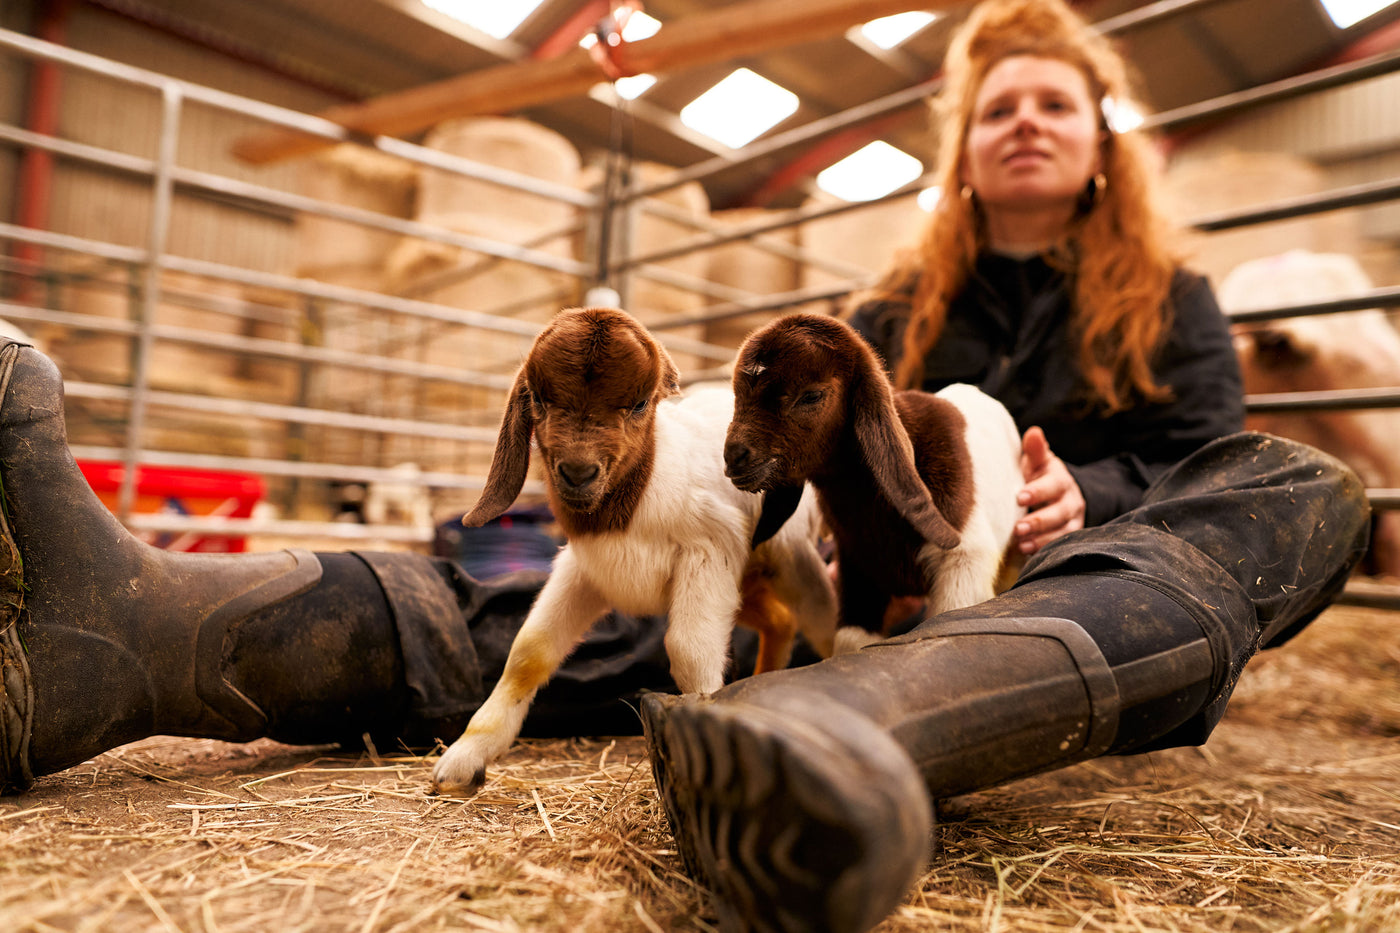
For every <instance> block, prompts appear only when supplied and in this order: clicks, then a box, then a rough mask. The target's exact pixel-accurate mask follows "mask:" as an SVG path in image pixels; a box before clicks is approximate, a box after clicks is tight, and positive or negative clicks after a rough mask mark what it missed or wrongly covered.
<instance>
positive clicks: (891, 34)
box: [860, 10, 938, 49]
mask: <svg viewBox="0 0 1400 933" xmlns="http://www.w3.org/2000/svg"><path fill="white" fill-rule="evenodd" d="M937 18H938V17H937V15H935V14H933V13H926V12H924V11H922V10H911V11H909V12H908V13H896V14H894V15H893V16H882V17H880V18H879V19H872V20H871V21H870V22H868V23H866V24H865V25H863V26H861V27H860V34H861V35H863V36H865V38H866V39H867V40H868V41H870V42H871V43H872V44H874V45H877V46H879V47H880V48H882V49H892V48H894V47H895V46H896V45H899V44H900V43H901V42H903V41H904V40H905V39H908V38H909V37H910V36H912V35H913V34H914V33H916V32H918V31H919V30H920V29H923V28H924V27H925V26H927V25H928V24H929V23H931V22H933V21H934V20H935V19H937Z"/></svg>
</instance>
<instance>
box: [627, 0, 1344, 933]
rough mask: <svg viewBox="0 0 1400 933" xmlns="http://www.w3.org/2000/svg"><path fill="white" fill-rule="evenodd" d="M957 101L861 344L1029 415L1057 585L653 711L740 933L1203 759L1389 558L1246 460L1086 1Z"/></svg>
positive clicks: (1000, 60) (1042, 536) (974, 60)
mask: <svg viewBox="0 0 1400 933" xmlns="http://www.w3.org/2000/svg"><path fill="white" fill-rule="evenodd" d="M944 74H945V84H944V88H943V91H942V94H941V95H940V99H939V101H938V110H939V116H940V118H941V121H942V123H941V148H940V161H939V168H938V173H939V177H940V181H941V183H942V197H941V199H940V200H939V201H938V204H937V206H936V207H935V209H934V211H933V214H932V216H931V217H930V219H929V221H928V224H927V227H926V229H925V231H924V234H923V236H922V239H921V240H920V242H919V243H918V245H917V247H916V248H915V249H913V250H911V251H910V252H909V253H907V254H906V255H904V256H902V257H900V259H899V261H898V262H896V263H895V265H894V268H893V269H892V270H891V272H890V274H889V275H888V276H887V277H886V279H885V281H884V282H883V283H882V284H881V286H880V287H879V288H877V289H875V290H874V292H872V293H870V294H867V295H864V296H861V299H860V300H859V302H858V303H857V306H856V307H855V308H854V310H853V312H852V313H851V315H850V320H851V322H852V324H853V325H854V326H855V327H856V329H857V330H858V331H860V332H861V333H862V334H863V335H864V336H865V338H866V339H867V340H868V341H869V342H870V343H871V344H872V345H873V346H874V347H875V348H876V349H877V350H879V351H880V352H881V353H882V354H883V355H884V358H885V361H886V364H887V366H888V367H889V368H890V369H891V371H892V373H893V375H894V378H895V381H896V383H897V384H898V385H899V386H900V387H902V388H924V389H931V390H936V389H939V388H941V387H943V386H945V385H948V384H949V383H953V382H967V383H972V384H974V385H977V386H979V387H980V388H982V389H983V390H984V391H986V392H987V393H989V394H991V395H993V396H995V397H997V398H999V399H1000V400H1001V401H1002V402H1003V403H1005V405H1006V406H1007V408H1008V409H1009V410H1010V411H1011V413H1012V415H1013V416H1014V417H1015V418H1016V420H1017V422H1018V424H1019V425H1020V427H1021V429H1022V430H1023V431H1024V438H1023V453H1022V471H1023V474H1024V479H1025V485H1024V486H1023V488H1021V489H1020V490H1018V491H1016V494H1017V495H1018V497H1019V500H1020V502H1021V503H1022V504H1023V505H1025V506H1026V507H1027V509H1028V512H1027V515H1026V517H1025V519H1024V520H1023V521H1022V522H1021V523H1020V524H1019V526H1018V528H1017V529H1016V535H1017V538H1018V543H1019V545H1020V550H1021V552H1022V553H1024V554H1026V555H1030V557H1029V560H1028V562H1027V563H1026V565H1025V567H1024V569H1023V570H1022V572H1021V574H1020V577H1019V578H1018V580H1017V581H1016V583H1015V585H1014V586H1013V587H1012V588H1011V589H1009V590H1008V591H1006V592H1004V593H1002V594H1001V595H999V596H997V597H995V598H994V599H991V600H989V601H987V602H985V603H982V604H981V605H978V606H973V607H970V608H968V609H961V610H957V611H954V612H948V613H943V614H941V615H938V616H935V617H933V618H931V619H928V620H927V621H919V619H920V618H921V617H916V618H915V621H917V622H918V624H917V625H915V626H914V627H913V628H912V630H910V631H908V632H907V633H906V634H903V635H899V636H897V637H894V638H889V639H886V640H884V641H881V642H876V643H875V644H873V645H870V646H869V647H866V648H864V649H863V650H860V651H858V652H856V653H854V654H846V655H842V656H839V657H836V658H832V659H830V660H828V661H823V662H820V663H817V664H814V665H811V666H808V667H803V668H797V669H793V670H786V671H776V672H773V673H769V674H762V675H758V676H756V677H750V678H747V679H745V680H742V681H739V682H736V683H734V684H732V685H730V686H728V687H726V688H724V689H723V690H721V691H719V692H718V693H716V694H715V695H714V696H713V697H708V698H693V697H679V698H677V697H662V696H648V697H645V698H644V699H643V702H642V715H643V718H644V720H645V722H646V727H647V734H648V737H649V740H650V744H651V755H652V768H653V770H654V772H655V774H656V782H657V787H658V790H659V791H660V793H661V795H662V799H663V802H664V803H665V806H666V812H667V816H668V818H669V819H670V821H671V826H672V830H673V831H674V833H675V835H676V837H677V841H678V843H679V845H678V848H679V850H680V852H681V854H682V856H683V857H684V859H685V861H686V864H687V866H688V867H689V869H690V870H691V871H692V873H694V874H695V875H696V876H697V877H699V878H700V879H701V880H702V881H703V882H704V883H705V884H706V886H707V887H708V888H709V889H710V890H712V891H713V892H714V893H715V895H716V903H717V908H718V910H719V913H720V920H721V927H722V928H724V929H726V930H739V929H775V930H777V929H783V930H797V929H802V930H847V931H855V930H864V929H868V928H869V927H871V926H873V925H875V924H876V923H878V922H879V921H880V920H881V919H882V918H883V917H884V916H885V915H886V914H887V913H888V912H889V911H891V910H892V909H894V907H895V906H896V905H897V904H898V903H899V901H900V900H901V898H903V897H904V896H905V894H906V892H907V891H908V888H909V886H910V885H911V884H912V883H913V882H914V881H916V880H917V878H918V877H919V875H920V873H921V871H922V868H923V865H924V862H925V860H926V858H927V855H928V852H929V841H930V840H929V834H930V832H931V819H932V818H931V801H932V800H934V799H937V798H939V797H944V796H951V795H954V794H960V793H964V792H967V791H970V790H974V789H978V788H983V787H988V786H990V785H993V784H997V783H1001V782H1004V781H1007V780H1011V779H1013V778H1017V777H1021V776H1024V775H1029V774H1034V773H1036V772H1040V771H1045V770H1049V769H1051V768H1057V767H1061V766H1064V765H1068V764H1072V763H1074V762H1077V761H1083V760H1085V759H1088V758H1092V757H1095V756H1098V755H1103V754H1127V753H1134V752H1141V751H1148V750H1151V749H1154V748H1163V747H1168V746H1172V745H1187V744H1200V743H1202V742H1204V741H1205V740H1206V737H1207V736H1208V735H1209V734H1210V732H1211V730H1212V728H1213V727H1214V726H1215V724H1216V722H1217V721H1218V720H1219V718H1220V716H1221V715H1222V714H1223V713H1224V710H1225V705H1226V703H1227V702H1228V700H1229V697H1230V693H1231V690H1232V688H1233V686H1234V684H1235V681H1236V679H1237V678H1238V676H1239V674H1240V671H1241V670H1242V669H1243V667H1244V665H1245V663H1246V662H1247V661H1248V659H1249V658H1250V657H1251V656H1252V654H1253V653H1254V651H1255V650H1256V649H1257V648H1260V647H1272V646H1274V645H1277V644H1280V643H1282V642H1283V641H1285V640H1286V639H1287V638H1288V637H1289V636H1291V635H1292V634H1294V633H1295V632H1296V631H1298V630H1299V629H1300V628H1301V627H1302V626H1304V625H1306V624H1307V623H1308V621H1310V620H1311V619H1312V618H1313V617H1315V616H1316V615H1317V613H1319V612H1320V611H1321V610H1322V609H1323V608H1324V607H1325V606H1326V605H1327V604H1328V603H1329V602H1330V601H1331V599H1332V598H1333V597H1334V596H1335V595H1336V594H1337V593H1338V592H1339V591H1340V590H1341V588H1342V586H1343V584H1344V582H1345V580H1346V577H1347V575H1348V574H1349V572H1350V570H1351V569H1352V567H1354V566H1355V564H1356V561H1357V560H1358V559H1359V557H1360V555H1361V553H1362V551H1363V550H1364V547H1365V543H1366V538H1367V527H1368V522H1367V515H1368V507H1367V502H1366V498H1365V495H1364V490H1363V489H1362V487H1361V484H1360V482H1359V481H1358V480H1357V478H1356V476H1355V475H1354V474H1353V473H1351V471H1349V470H1348V469H1347V468H1346V467H1345V466H1343V465H1342V464H1341V463H1339V462H1337V461H1336V460H1334V459H1332V458H1330V457H1328V456H1326V455H1325V454H1322V453H1320V452H1318V451H1316V450H1312V449H1310V448H1307V447H1305V446H1303V445H1300V444H1296V443H1293V442H1289V441H1284V440H1282V439H1279V438H1274V437H1269V436H1266V435H1260V434H1252V433H1245V432H1241V430H1240V428H1241V425H1242V422H1243V399H1242V395H1241V388H1240V376H1239V369H1238V365H1237V363H1236V360H1235V356H1234V353H1233V350H1232V347H1231V343H1230V338H1229V332H1228V328H1227V326H1226V321H1225V319H1224V317H1223V316H1222V315H1221V313H1220V310H1219V308H1218V307H1217V306H1216V303H1215V299H1214V297H1213V296H1212V294H1211V291H1210V288H1209V286H1208V285H1207V284H1206V282H1205V281H1204V280H1203V279H1201V278H1200V277H1198V276H1195V275H1192V274H1191V273H1189V272H1187V271H1185V270H1184V269H1183V268H1181V266H1180V265H1179V263H1178V262H1177V259H1176V257H1175V256H1174V254H1173V252H1172V250H1171V247H1170V240H1169V231H1168V230H1167V228H1166V225H1165V224H1164V223H1163V222H1162V220H1161V216H1160V215H1159V214H1158V212H1157V211H1156V209H1155V208H1154V207H1153V205H1152V181H1151V179H1152V168H1153V165H1152V154H1151V150H1150V147H1149V145H1148V143H1147V141H1146V140H1145V139H1144V138H1142V137H1141V136H1140V135H1139V134H1137V133H1134V132H1131V131H1128V132H1124V131H1122V129H1121V127H1115V125H1114V120H1113V119H1112V117H1113V116H1114V115H1115V113H1116V112H1118V111H1120V110H1121V109H1122V107H1123V106H1124V103H1125V102H1126V101H1127V100H1128V97H1127V78H1126V67H1125V65H1124V63H1123V61H1122V59H1121V58H1119V57H1118V56H1117V55H1116V54H1115V53H1114V51H1113V49H1112V48H1111V47H1110V46H1109V44H1108V43H1107V41H1106V40H1105V39H1103V38H1102V37H1101V36H1099V35H1097V34H1096V33H1094V32H1093V31H1092V30H1091V29H1090V28H1089V27H1088V26H1087V25H1086V24H1085V23H1084V22H1083V20H1081V19H1080V18H1079V17H1077V16H1076V15H1075V14H1074V13H1073V12H1072V11H1071V10H1070V9H1069V8H1068V7H1067V6H1066V5H1065V3H1064V2H1062V0H988V2H985V3H983V4H981V5H979V6H978V7H977V8H976V9H975V10H974V11H973V13H972V14H971V16H970V18H969V19H968V20H967V22H966V23H965V24H964V25H963V27H962V29H961V31H960V32H959V34H958V36H957V37H956V38H955V40H954V42H953V43H952V46H951V48H950V51H949V53H948V57H947V60H946V62H945V72H944ZM838 556H839V555H838Z"/></svg>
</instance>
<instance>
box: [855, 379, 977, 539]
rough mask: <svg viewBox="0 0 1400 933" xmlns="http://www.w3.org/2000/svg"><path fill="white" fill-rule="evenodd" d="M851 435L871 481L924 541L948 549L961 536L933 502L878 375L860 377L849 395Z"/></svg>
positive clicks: (887, 387) (891, 398) (890, 396)
mask: <svg viewBox="0 0 1400 933" xmlns="http://www.w3.org/2000/svg"><path fill="white" fill-rule="evenodd" d="M852 399H853V401H854V402H855V405H854V408H855V413H854V414H855V429H856V439H857V440H858V441H859V442H860V447H861V452H862V453H863V454H864V455H865V462H866V464H867V465H868V466H869V467H870V471H871V472H872V473H874V474H875V482H876V485H878V486H879V487H880V492H882V493H883V494H884V496H885V498H886V499H888V500H889V501H890V504H891V505H893V506H894V507H895V509H896V511H898V512H899V514H900V515H902V516H903V517H904V519H905V521H907V522H909V524H911V525H913V526H914V528H915V529H917V530H918V532H919V533H920V534H921V535H923V536H924V540H926V541H928V542H930V543H932V544H936V545H937V546H938V547H941V548H943V549H944V550H948V549H949V548H953V547H956V546H957V544H958V542H959V541H960V540H961V536H960V535H959V534H958V532H957V530H956V529H954V528H953V526H952V525H950V524H948V520H947V519H945V518H944V517H943V513H942V512H940V511H939V510H938V506H937V505H935V504H934V502H933V498H932V497H931V496H930V495H929V492H928V487H927V486H925V485H924V481H923V480H922V479H921V478H920V477H919V471H918V468H917V467H916V466H915V465H914V445H913V444H912V443H911V442H910V440H909V433H908V432H907V431H905V430H904V424H903V422H901V421H900V420H899V413H898V412H897V411H895V407H894V392H893V391H892V390H891V389H890V385H889V382H888V381H887V380H886V379H885V378H884V376H883V375H882V374H878V373H873V372H872V373H869V374H866V375H865V376H863V377H862V378H860V384H859V385H858V386H857V387H856V391H855V392H854V393H852Z"/></svg>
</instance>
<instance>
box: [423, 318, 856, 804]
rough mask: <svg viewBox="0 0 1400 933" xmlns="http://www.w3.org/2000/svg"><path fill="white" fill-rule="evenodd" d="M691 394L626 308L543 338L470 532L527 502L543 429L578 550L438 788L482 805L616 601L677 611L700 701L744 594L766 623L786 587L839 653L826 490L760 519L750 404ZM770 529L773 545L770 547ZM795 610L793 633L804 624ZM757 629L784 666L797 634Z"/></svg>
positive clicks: (677, 651)
mask: <svg viewBox="0 0 1400 933" xmlns="http://www.w3.org/2000/svg"><path fill="white" fill-rule="evenodd" d="M679 391H680V390H679V380H678V376H677V372H676V367H675V365H674V364H673V363H672V362H671V359H670V357H669V356H667V354H666V351H665V350H663V349H662V348H661V346H660V345H659V344H658V343H656V341H655V340H653V339H652V337H651V335H650V334H649V333H647V331H646V330H645V329H644V328H643V327H642V326H641V325H640V324H638V323H637V322H636V321H635V320H633V319H632V318H631V317H630V316H628V315H627V314H625V313H624V312H622V311H617V310H613V309H608V308H586V309H574V310H568V311H563V312H560V313H559V314H558V315H557V316H556V317H555V318H554V320H553V321H552V322H551V323H550V324H549V326H548V327H546V328H545V329H544V330H543V331H542V332H541V333H540V335H539V337H537V338H536V340H535V343H534V345H533V346H532V347H531V349H530V353H529V355H528V356H527V358H526V360H525V363H524V365H523V366H521V368H520V371H519V373H518V374H517V375H516V378H515V384H514V387H513V388H512V390H511V393H510V397H509V399H508V400H507V402H506V410H505V417H504V419H503V423H502V426H501V433H500V436H499V439H498V440H497V442H496V451H495V454H494V456H493V458H492V461H491V468H490V472H489V474H488V477H487V481H486V488H485V490H484V491H483V493H482V496H481V500H480V502H478V504H477V506H476V508H474V509H473V510H472V512H471V513H470V514H469V515H467V516H466V517H465V518H464V519H463V522H464V523H465V524H467V525H472V526H475V525H481V524H484V523H485V522H487V521H490V520H491V519H492V518H494V517H496V516H497V515H499V514H500V513H501V512H503V511H504V510H505V509H506V508H507V507H509V506H510V504H511V502H512V501H514V499H515V497H516V495H517V494H519V492H520V489H521V486H522V485H523V484H524V481H525V474H526V470H527V468H528V466H529V461H530V439H531V436H532V435H533V437H534V439H535V443H536V445H537V446H538V449H539V453H540V459H541V460H542V461H543V463H544V468H545V486H546V489H547V491H548V495H549V500H550V505H551V506H552V508H553V511H554V515H555V518H556V519H557V520H558V522H559V525H560V527H561V528H562V530H563V531H564V534H565V536H566V537H567V539H568V543H567V544H566V545H565V546H564V547H563V548H562V549H561V550H560V551H559V554H558V556H557V557H556V558H555V561H554V565H553V568H552V569H551V571H550V575H549V578H548V580H547V581H546V582H545V585H544V587H543V588H542V589H541V591H540V594H539V596H538V597H537V598H536V600H535V604H534V606H532V607H531V609H530V612H529V614H528V615H527V617H526V619H525V622H524V624H523V626H522V627H521V629H520V631H519V633H518V634H517V635H516V637H515V641H514V643H513V644H512V645H511V649H510V655H509V657H508V659H507V661H506V666H505V671H504V673H503V674H502V676H501V679H500V681H499V682H498V683H497V685H496V687H495V688H494V689H493V690H492V691H491V695H490V696H489V697H488V698H487V700H486V702H485V703H484V704H482V706H481V708H480V709H479V710H477V712H476V714H475V715H474V716H472V719H471V722H470V723H469V724H468V726H467V729H466V731H465V732H464V733H463V734H462V736H461V738H459V739H457V741H456V742H454V743H452V746H451V747H450V748H448V749H447V751H446V752H444V753H443V756H442V758H441V759H440V760H439V761H438V763H437V766H436V767H435V768H434V769H433V786H434V788H435V789H436V790H437V791H438V792H440V793H445V794H451V795H454V796H471V795H472V794H474V793H475V792H476V791H477V790H479V789H480V788H481V785H482V783H483V782H484V781H485V774H486V767H487V765H489V764H490V763H491V762H492V761H494V760H495V759H496V758H498V757H499V756H500V755H502V754H503V753H504V752H505V751H506V749H507V748H509V747H510V744H511V742H513V741H514V740H515V737H516V736H517V735H518V734H519V732H520V727H521V724H522V723H523V721H524V719H525V714H526V711H527V710H528V708H529V705H530V701H531V700H532V699H533V697H534V695H535V691H536V690H537V689H538V688H539V687H540V686H541V685H543V684H544V683H545V681H547V680H548V679H549V678H550V676H551V675H552V674H553V673H554V672H555V670H557V669H558V667H559V665H560V663H561V662H562V661H563V660H564V658H565V656H566V655H567V654H568V653H569V651H570V650H572V648H573V647H574V645H575V644H577V642H578V641H579V639H580V638H582V637H583V635H584V634H585V633H586V632H587V631H588V629H589V628H590V627H591V626H592V625H593V623H594V622H595V621H596V620H597V619H598V618H599V617H600V616H602V615H603V614H604V613H605V612H606V611H607V610H609V609H617V610H619V611H622V612H627V613H632V614H635V615H657V614H662V613H666V614H668V615H669V623H668V627H667V632H666V639H665V644H666V652H667V654H668V655H669V656H670V659H671V675H672V677H673V678H674V679H675V681H676V684H677V685H678V686H679V687H680V688H681V690H683V691H685V692H687V693H712V692H714V691H715V690H718V689H719V688H720V687H721V686H722V685H723V682H724V669H725V664H726V660H727V657H728V652H729V638H730V632H731V630H732V628H733V625H734V624H735V621H736V616H739V615H740V614H741V612H740V610H741V602H742V600H741V593H747V594H750V595H752V596H753V597H754V603H753V604H752V605H749V606H745V607H743V608H744V612H743V613H742V615H743V617H744V620H745V621H747V622H750V623H752V622H753V621H754V619H755V618H761V617H762V616H763V607H764V605H766V604H767V603H768V602H770V601H771V599H772V596H773V594H776V595H777V596H778V597H779V598H781V599H782V600H783V601H784V602H785V603H787V605H788V606H790V607H791V609H792V614H791V615H796V617H797V623H798V625H799V626H801V627H802V631H803V634H804V635H805V636H806V637H807V638H808V640H809V641H810V642H811V643H812V645H813V647H814V648H815V649H816V650H817V651H818V652H820V653H822V654H829V653H830V652H831V647H832V639H833V636H834V632H835V623H836V600H835V595H834V593H833V591H832V587H831V584H830V582H829V581H828V579H827V575H826V573H825V569H824V566H823V564H822V560H821V557H820V555H819V554H818V552H817V548H816V544H817V538H818V534H819V531H820V512H819V510H818V507H817V504H816V497H815V494H814V493H812V492H811V491H810V490H808V491H807V493H806V494H805V496H804V495H803V494H802V493H801V491H800V490H798V492H797V496H798V499H800V500H801V501H800V502H798V503H797V505H796V513H795V514H793V515H792V518H791V519H789V520H788V521H787V522H786V523H785V524H783V525H782V527H781V528H776V525H773V524H770V523H769V522H768V521H767V520H765V521H764V522H762V523H761V524H760V521H759V519H760V515H761V514H762V512H761V510H762V508H763V505H764V502H763V500H764V497H763V496H759V495H754V494H752V493H747V492H742V491H740V490H739V489H737V488H736V487H735V486H734V484H733V483H731V482H729V480H727V479H726V478H725V475H724V464H723V462H722V453H723V449H724V432H725V429H726V427H727V425H728V423H729V418H730V416H731V415H732V414H733V412H734V397H733V394H732V393H731V392H730V391H729V390H728V389H727V388H724V387H713V388H708V389H702V390H699V391H696V392H693V393H691V394H690V395H687V396H684V397H680V398H673V396H677V395H678V394H679ZM791 508H792V507H791V506H789V507H787V508H785V509H784V511H788V512H791ZM775 528H776V532H774V529H775ZM756 536H757V537H758V538H767V539H768V540H766V541H764V542H763V543H761V544H759V545H758V547H757V548H756V549H755V547H754V540H755V537H756ZM779 615H780V616H781V618H780V619H779V623H780V625H783V624H788V623H790V622H791V615H790V614H788V613H786V612H783V613H779ZM756 627H759V628H760V661H761V663H762V664H764V665H776V666H781V665H782V664H785V663H786V660H787V653H788V649H789V648H790V643H791V638H792V632H791V627H790V625H789V627H788V628H787V630H786V631H783V630H778V631H768V632H764V631H763V630H762V626H761V625H758V626H756ZM774 641H778V642H779V644H777V645H775V644H774V643H773V642H774Z"/></svg>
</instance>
